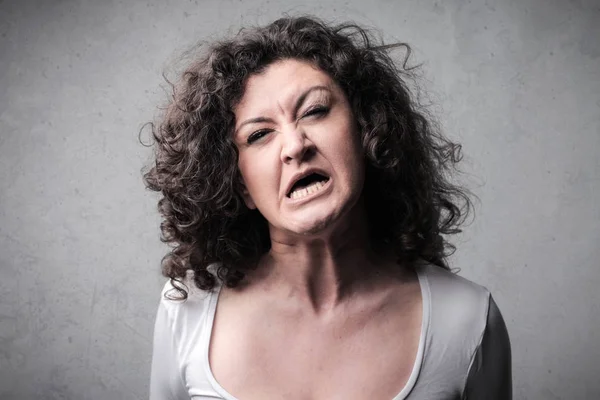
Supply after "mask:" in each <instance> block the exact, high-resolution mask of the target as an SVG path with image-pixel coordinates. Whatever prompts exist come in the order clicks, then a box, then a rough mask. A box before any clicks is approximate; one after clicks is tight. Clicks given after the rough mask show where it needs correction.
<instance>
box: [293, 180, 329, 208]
mask: <svg viewBox="0 0 600 400" xmlns="http://www.w3.org/2000/svg"><path fill="white" fill-rule="evenodd" d="M332 180H333V179H331V177H329V180H328V181H327V182H326V183H325V184H324V185H323V187H322V188H321V189H320V190H318V191H316V192H314V193H310V194H308V195H306V196H304V197H301V198H299V199H292V198H291V197H287V196H285V199H286V201H287V202H288V203H290V204H292V205H299V204H302V203H305V202H307V201H311V200H313V199H314V198H315V197H319V196H322V195H325V194H327V193H329V192H331V190H332V189H331V188H332V184H331V181H332Z"/></svg>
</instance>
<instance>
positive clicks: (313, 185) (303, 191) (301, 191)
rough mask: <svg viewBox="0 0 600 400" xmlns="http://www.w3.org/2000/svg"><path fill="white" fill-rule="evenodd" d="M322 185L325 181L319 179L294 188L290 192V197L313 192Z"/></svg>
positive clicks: (298, 196) (299, 196)
mask: <svg viewBox="0 0 600 400" xmlns="http://www.w3.org/2000/svg"><path fill="white" fill-rule="evenodd" d="M324 185H325V182H321V181H318V182H315V183H311V184H310V185H308V186H307V187H305V188H302V189H296V190H294V191H293V192H292V193H291V194H290V198H292V199H299V198H301V197H304V196H308V195H309V194H311V193H314V192H316V191H318V190H319V189H321V188H322V187H323V186H324Z"/></svg>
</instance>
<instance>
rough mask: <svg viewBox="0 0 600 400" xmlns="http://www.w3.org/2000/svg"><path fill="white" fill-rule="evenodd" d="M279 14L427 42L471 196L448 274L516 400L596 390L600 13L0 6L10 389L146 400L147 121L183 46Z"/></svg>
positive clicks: (510, 6) (546, 2) (2, 308)
mask: <svg viewBox="0 0 600 400" xmlns="http://www.w3.org/2000/svg"><path fill="white" fill-rule="evenodd" d="M300 4H304V5H302V6H301V5H300ZM283 12H291V13H314V14H316V15H319V16H322V17H324V18H327V19H329V20H334V21H344V20H354V21H356V22H359V23H362V24H366V25H367V26H372V27H376V28H378V29H380V30H381V31H382V32H384V37H385V39H386V40H388V41H393V40H402V41H407V42H409V43H411V44H412V45H413V46H414V47H415V50H416V51H415V61H416V62H423V63H424V66H423V71H424V77H423V81H422V82H423V83H424V86H425V87H426V88H428V90H429V93H430V99H431V101H432V103H433V104H434V105H435V107H434V111H435V112H436V113H437V115H438V116H439V118H440V119H441V122H442V124H443V126H444V129H445V131H446V132H447V134H448V135H449V136H450V137H452V138H454V139H456V140H458V141H461V142H462V143H463V145H464V151H465V154H466V156H467V157H466V159H465V162H464V164H463V169H464V170H465V172H466V175H465V177H464V179H465V182H467V184H468V185H469V187H471V188H472V189H473V190H474V191H475V193H476V194H477V195H478V196H479V197H480V199H481V202H480V204H479V205H478V207H477V215H476V219H475V221H474V222H473V223H472V224H471V225H470V226H468V227H467V228H466V231H465V233H464V234H463V235H462V237H461V238H460V240H458V245H459V251H458V253H457V255H456V256H455V257H454V259H453V264H452V265H453V266H454V267H456V268H461V269H462V271H461V274H462V275H463V276H465V277H468V278H470V279H473V280H475V281H477V282H479V283H481V284H483V285H485V286H487V287H488V288H489V289H490V290H491V291H492V293H493V294H494V296H495V298H496V300H497V302H498V304H499V305H500V308H501V310H502V311H503V313H504V316H505V319H506V321H507V325H508V328H509V331H510V335H511V339H512V346H513V373H514V393H515V398H516V399H544V400H548V399H592V398H600V380H599V379H598V376H599V372H600V371H599V370H600V367H599V366H598V364H599V363H600V329H599V328H600V289H599V286H600V272H599V269H598V267H599V266H600V208H599V204H600V157H598V155H597V153H598V152H599V151H600V58H599V56H600V1H598V0H588V1H585V0H580V1H566V0H565V1H563V0H520V1H495V2H494V1H483V0H473V1H429V0H428V1H418V2H417V1H408V0H407V1H384V0H378V1H375V0H370V1H366V2H363V1H361V0H352V1H330V2H324V1H322V0H319V1H304V0H303V1H287V2H270V1H268V0H252V1H245V2H241V1H216V0H215V1H201V0H198V1H150V2H143V1H134V0H131V1H127V0H123V1H95V2H92V1H91V0H90V1H70V0H64V1H37V2H33V1H19V0H4V1H0V57H1V59H0V207H1V209H0V268H1V269H0V293H1V295H0V398H1V399H143V398H146V397H147V393H148V389H147V386H148V385H147V383H148V374H149V363H150V358H151V337H152V328H153V319H154V313H155V309H156V305H157V302H158V299H159V290H160V287H161V285H162V282H163V278H161V277H160V275H159V260H160V258H161V256H162V255H163V254H164V252H165V247H164V246H163V245H162V244H161V243H160V242H159V239H158V237H159V235H158V224H159V218H158V216H157V213H156V212H155V202H156V200H157V197H156V196H155V195H154V194H151V193H149V192H146V191H145V190H144V189H143V184H142V181H141V178H140V169H141V167H142V166H143V165H144V164H146V163H147V162H148V160H149V156H150V151H149V150H148V149H146V148H144V147H142V146H141V145H140V144H139V143H138V138H137V135H138V130H139V129H140V127H141V125H142V123H144V122H146V121H149V120H150V119H152V118H153V117H154V116H155V115H156V114H157V112H158V111H157V105H159V104H161V103H164V100H165V92H164V91H163V89H162V88H161V87H162V86H164V85H163V80H162V77H161V73H162V71H163V70H164V69H165V68H168V67H170V66H172V65H173V61H174V60H176V58H177V57H178V55H180V54H181V52H182V51H184V50H186V49H187V48H189V46H190V45H192V44H193V43H195V42H196V41H198V40H201V39H204V40H210V39H212V38H216V37H219V36H222V35H224V34H227V33H228V32H234V31H236V30H237V28H238V27H239V26H240V25H247V24H257V23H260V24H262V23H264V22H267V21H269V20H271V19H273V18H275V17H278V16H280V15H281V14H282V13H283Z"/></svg>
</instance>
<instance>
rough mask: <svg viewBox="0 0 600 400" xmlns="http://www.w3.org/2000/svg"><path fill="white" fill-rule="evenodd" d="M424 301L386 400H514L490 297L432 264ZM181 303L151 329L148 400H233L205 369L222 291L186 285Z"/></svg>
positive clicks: (425, 274) (423, 269)
mask: <svg viewBox="0 0 600 400" xmlns="http://www.w3.org/2000/svg"><path fill="white" fill-rule="evenodd" d="M416 271H417V275H418V277H419V284H420V286H421V294H422V298H423V318H422V321H423V322H422V326H421V337H420V341H419V348H418V351H417V357H416V361H415V364H414V365H413V369H412V373H411V375H410V378H409V379H408V381H407V383H406V385H405V387H404V388H403V389H402V391H401V392H400V393H398V395H396V396H395V397H394V398H393V399H391V400H401V399H408V400H433V399H435V400H459V399H476V400H477V399H486V400H506V399H511V398H512V379H511V353H510V341H509V338H508V333H507V331H506V326H505V324H504V320H503V319H502V315H501V314H500V311H499V310H498V307H497V306H496V303H495V302H494V300H493V299H492V296H491V295H490V292H489V291H488V290H487V289H485V288H484V287H482V286H479V285H477V284H475V283H473V282H471V281H468V280H467V279H465V278H462V277H460V276H458V275H455V274H453V273H452V272H449V271H447V270H445V269H442V268H439V267H437V266H434V265H431V264H423V265H420V266H417V267H416ZM186 283H187V286H188V289H189V290H188V299H187V300H186V301H175V300H168V299H166V298H165V297H164V293H165V292H166V291H168V290H169V289H171V288H172V286H171V284H170V282H167V284H166V285H165V288H164V290H163V296H162V297H161V301H160V305H159V308H158V314H157V316H156V325H155V329H154V353H153V358H152V372H151V380H150V400H184V399H186V400H187V399H194V400H209V399H212V400H214V399H225V400H237V399H236V398H235V397H233V396H232V395H231V394H229V393H228V392H227V391H226V390H225V389H224V388H222V387H221V385H219V383H218V382H217V381H216V379H215V377H214V376H213V374H212V372H211V370H210V365H209V362H208V348H209V343H210V336H211V332H212V326H213V321H214V316H215V310H216V306H217V300H218V298H219V292H220V286H219V287H217V288H216V289H215V290H213V291H209V292H205V291H201V290H199V289H197V288H196V287H195V286H194V285H193V283H192V282H191V281H190V282H186Z"/></svg>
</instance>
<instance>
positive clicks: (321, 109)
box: [302, 106, 329, 118]
mask: <svg viewBox="0 0 600 400" xmlns="http://www.w3.org/2000/svg"><path fill="white" fill-rule="evenodd" d="M328 112H329V108H327V107H325V106H316V107H313V108H311V109H310V110H308V111H307V112H305V113H304V114H303V115H302V118H304V117H311V116H321V115H325V114H327V113H328Z"/></svg>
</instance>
